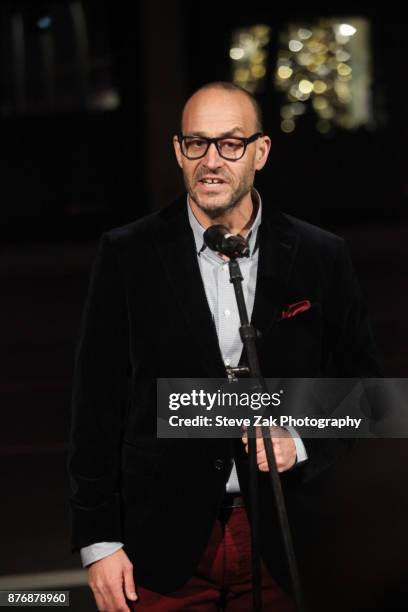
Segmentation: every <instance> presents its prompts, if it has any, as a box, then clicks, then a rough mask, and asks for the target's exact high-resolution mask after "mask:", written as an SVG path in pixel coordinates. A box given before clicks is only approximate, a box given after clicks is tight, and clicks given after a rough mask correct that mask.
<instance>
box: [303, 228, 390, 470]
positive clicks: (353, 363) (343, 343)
mask: <svg viewBox="0 0 408 612" xmlns="http://www.w3.org/2000/svg"><path fill="white" fill-rule="evenodd" d="M323 316H324V319H325V328H326V333H327V334H328V338H329V340H328V343H329V347H330V350H329V359H328V365H327V373H326V376H327V377H329V378H330V377H333V378H371V377H380V376H382V366H381V363H380V359H379V355H378V351H377V347H376V344H375V342H374V338H373V334H372V331H371V325H370V321H369V317H368V312H367V307H366V304H365V301H364V299H363V296H362V293H361V289H360V285H359V282H358V280H357V276H356V274H355V271H354V267H353V265H352V262H351V258H350V255H349V252H348V248H347V245H346V243H345V241H344V240H342V239H339V240H338V242H337V245H336V256H335V263H334V269H333V274H332V281H331V284H330V285H329V289H328V293H327V296H326V300H325V304H324V309H323ZM303 442H304V444H305V448H306V452H307V455H308V461H306V462H304V463H303V464H301V465H300V466H299V470H301V472H302V478H303V480H304V481H308V480H310V479H312V478H314V477H315V476H317V475H318V474H320V473H321V472H322V471H324V470H325V469H326V468H328V467H330V466H331V465H333V464H334V463H336V462H337V461H339V460H341V459H342V458H344V457H345V456H346V454H348V452H349V450H350V449H351V448H352V447H353V446H354V443H355V440H353V439H345V438H331V439H326V438H313V439H312V438H310V439H304V440H303Z"/></svg>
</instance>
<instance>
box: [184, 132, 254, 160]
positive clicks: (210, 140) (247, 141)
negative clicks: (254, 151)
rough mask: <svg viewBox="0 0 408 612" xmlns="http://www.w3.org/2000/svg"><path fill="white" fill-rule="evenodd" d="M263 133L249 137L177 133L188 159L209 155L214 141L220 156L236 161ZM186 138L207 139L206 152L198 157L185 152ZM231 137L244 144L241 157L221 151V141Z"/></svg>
mask: <svg viewBox="0 0 408 612" xmlns="http://www.w3.org/2000/svg"><path fill="white" fill-rule="evenodd" d="M263 135H264V134H263V132H255V134H252V136H248V138H243V137H241V136H219V137H218V138H206V137H205V136H194V135H184V134H181V133H180V134H177V140H178V142H179V143H180V149H181V152H182V154H183V155H184V157H187V159H190V160H196V159H202V158H203V157H205V156H206V155H207V152H208V149H209V148H210V146H211V145H212V144H213V143H214V144H215V146H216V149H217V151H218V155H219V156H220V157H222V158H223V159H226V160H227V161H233V162H234V161H238V160H239V159H242V158H243V157H244V155H245V153H246V150H247V146H248V145H249V144H251V142H255V140H257V139H258V138H261V137H262V136H263ZM186 138H199V139H200V140H205V142H206V143H207V146H206V149H205V151H204V153H203V154H202V155H199V156H198V157H190V156H189V155H187V154H186V153H184V151H183V140H185V139H186ZM229 138H231V139H234V140H240V141H241V142H242V144H243V145H244V148H243V151H242V155H240V156H239V157H234V158H231V157H225V155H223V154H222V153H221V151H220V148H219V141H220V140H228V139H229Z"/></svg>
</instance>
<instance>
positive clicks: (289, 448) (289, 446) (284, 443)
mask: <svg viewBox="0 0 408 612" xmlns="http://www.w3.org/2000/svg"><path fill="white" fill-rule="evenodd" d="M269 430H270V432H271V440H272V446H273V452H274V454H275V461H276V466H277V468H278V472H286V470H290V468H291V467H293V466H294V465H295V463H296V446H295V442H294V440H293V438H292V436H291V435H290V433H289V432H288V431H286V429H282V428H281V427H270V428H269ZM258 433H259V435H258ZM277 436H279V437H277ZM242 442H243V443H244V444H245V451H246V452H248V435H247V432H246V431H245V432H244V434H243V436H242ZM256 461H257V464H258V468H259V469H260V470H261V472H269V467H268V460H267V458H266V452H265V446H264V441H263V437H262V433H261V431H260V429H259V428H257V438H256Z"/></svg>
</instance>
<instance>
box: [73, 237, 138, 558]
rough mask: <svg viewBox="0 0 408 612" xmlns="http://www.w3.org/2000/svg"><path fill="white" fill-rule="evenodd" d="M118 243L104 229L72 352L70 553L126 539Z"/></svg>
mask: <svg viewBox="0 0 408 612" xmlns="http://www.w3.org/2000/svg"><path fill="white" fill-rule="evenodd" d="M118 257H119V254H118V252H117V246H116V244H115V243H114V242H113V241H112V239H111V237H110V235H109V234H108V233H106V234H103V235H102V237H101V240H100V243H99V247H98V250H97V255H96V258H95V260H94V263H93V268H92V272H91V278H90V283H89V289H88V295H87V299H86V302H85V307H84V310H83V314H82V319H81V325H80V331H79V340H78V343H77V346H76V351H75V368H74V378H73V390H72V425H71V436H70V444H69V453H68V472H69V477H70V483H71V493H72V494H71V497H70V506H71V514H72V550H73V551H76V550H79V549H80V548H81V547H84V546H88V545H90V544H93V543H95V542H102V541H104V542H109V541H115V542H116V541H121V540H122V530H121V518H120V514H121V512H120V510H121V509H120V495H119V484H120V483H119V478H120V446H121V432H122V427H123V420H124V413H125V409H126V403H127V395H128V384H127V378H128V360H129V350H128V343H129V334H128V320H127V309H126V298H125V290H124V282H123V275H122V273H121V269H120V266H119V260H118Z"/></svg>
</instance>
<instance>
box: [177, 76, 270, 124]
mask: <svg viewBox="0 0 408 612" xmlns="http://www.w3.org/2000/svg"><path fill="white" fill-rule="evenodd" d="M214 98H215V99H217V100H218V101H219V103H220V105H223V106H224V108H220V110H219V112H221V113H222V112H223V111H224V112H228V108H229V107H230V106H231V105H233V106H235V107H237V106H239V107H240V109H241V111H242V114H243V115H245V119H244V120H245V123H246V124H248V125H249V127H250V131H251V133H253V132H262V131H263V126H262V111H261V108H260V106H259V104H258V102H257V101H256V99H255V98H254V97H253V96H252V95H251V94H250V93H249V92H247V91H246V90H245V89H243V88H242V87H239V86H238V85H235V84H234V83H229V82H228V81H214V82H212V83H207V84H206V85H203V86H202V87H200V88H199V89H197V90H196V91H195V92H194V93H193V94H192V95H191V96H190V98H188V100H187V102H186V103H185V105H184V108H183V111H182V116H181V132H182V133H183V134H184V133H186V132H185V130H186V119H187V121H188V117H189V114H190V113H191V112H192V113H193V114H194V113H195V112H196V111H197V108H199V107H200V105H201V106H203V105H204V106H205V105H206V104H208V103H211V100H212V99H214Z"/></svg>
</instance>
